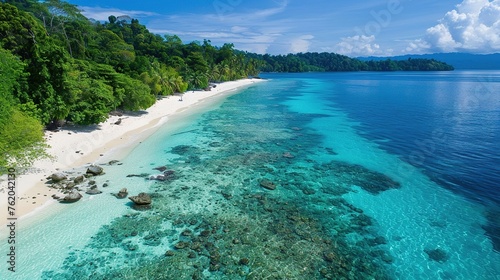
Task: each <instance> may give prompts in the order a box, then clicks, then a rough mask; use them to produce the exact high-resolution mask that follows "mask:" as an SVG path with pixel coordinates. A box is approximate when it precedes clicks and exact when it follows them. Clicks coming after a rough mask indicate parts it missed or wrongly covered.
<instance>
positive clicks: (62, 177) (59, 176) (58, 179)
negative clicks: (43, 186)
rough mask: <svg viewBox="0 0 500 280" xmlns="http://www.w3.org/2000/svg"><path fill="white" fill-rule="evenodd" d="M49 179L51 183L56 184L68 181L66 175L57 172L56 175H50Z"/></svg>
mask: <svg viewBox="0 0 500 280" xmlns="http://www.w3.org/2000/svg"><path fill="white" fill-rule="evenodd" d="M50 179H51V180H52V182H54V183H58V182H61V181H64V180H66V179H68V177H67V176H66V174H64V173H61V172H58V173H54V174H52V175H51V176H50Z"/></svg>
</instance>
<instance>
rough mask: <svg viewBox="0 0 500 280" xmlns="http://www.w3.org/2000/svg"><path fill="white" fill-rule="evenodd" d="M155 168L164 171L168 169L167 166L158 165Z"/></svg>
mask: <svg viewBox="0 0 500 280" xmlns="http://www.w3.org/2000/svg"><path fill="white" fill-rule="evenodd" d="M153 169H154V170H158V171H160V172H163V171H165V170H167V167H166V166H158V167H155V168H153Z"/></svg>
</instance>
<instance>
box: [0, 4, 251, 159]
mask: <svg viewBox="0 0 500 280" xmlns="http://www.w3.org/2000/svg"><path fill="white" fill-rule="evenodd" d="M258 68H259V62H258V61H257V60H255V59H253V58H248V57H246V56H245V55H244V54H242V53H237V52H236V51H235V50H234V47H233V45H232V44H225V45H223V46H222V47H215V46H212V45H211V44H210V41H204V42H203V43H198V42H192V43H189V44H184V43H183V42H182V41H181V39H180V38H179V37H177V36H160V35H157V34H152V33H150V32H149V31H148V30H147V29H146V27H145V26H144V25H141V24H140V23H139V21H138V20H135V19H130V18H116V17H114V16H110V17H109V21H108V22H105V23H100V22H93V21H91V20H89V19H87V18H85V17H84V16H83V15H82V14H81V13H80V11H79V10H78V8H77V7H75V6H74V5H71V4H68V3H66V2H63V1H59V0H49V1H43V2H38V1H34V0H25V1H19V0H17V1H10V0H6V1H2V2H1V3H0V77H1V80H0V113H1V114H0V165H1V166H5V164H6V163H7V162H8V161H12V160H15V161H17V162H18V163H21V162H29V161H30V160H32V159H33V158H36V157H37V156H38V155H40V153H41V152H42V151H43V139H42V136H43V133H42V129H43V126H55V125H56V124H58V123H60V122H61V121H70V122H72V123H75V124H95V123H99V122H102V121H104V120H105V119H106V118H107V117H108V113H109V112H110V111H112V110H116V109H123V110H139V109H145V108H148V107H149V106H151V105H152V104H153V103H154V102H155V100H156V98H157V97H158V96H164V95H169V94H173V93H174V92H184V91H186V90H188V89H203V88H206V87H207V86H208V85H209V82H222V81H228V80H235V79H239V78H244V77H248V76H252V75H257V73H258ZM28 147H30V148H28Z"/></svg>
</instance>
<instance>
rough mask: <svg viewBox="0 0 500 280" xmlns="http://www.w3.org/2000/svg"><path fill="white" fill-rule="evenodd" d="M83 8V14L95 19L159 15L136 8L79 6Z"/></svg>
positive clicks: (104, 19) (105, 19)
mask: <svg viewBox="0 0 500 280" xmlns="http://www.w3.org/2000/svg"><path fill="white" fill-rule="evenodd" d="M78 8H79V9H80V10H82V14H83V15H84V16H85V17H87V18H90V19H95V20H98V21H107V20H108V17H109V16H110V15H114V16H116V17H118V16H130V17H132V18H140V17H148V16H155V15H158V14H156V13H152V12H146V11H136V10H129V11H127V10H121V9H114V8H101V7H86V6H83V7H80V6H79V7H78Z"/></svg>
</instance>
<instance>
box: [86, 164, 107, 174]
mask: <svg viewBox="0 0 500 280" xmlns="http://www.w3.org/2000/svg"><path fill="white" fill-rule="evenodd" d="M103 171H104V169H102V167H100V166H97V165H91V166H89V168H87V172H86V173H87V174H91V175H93V176H97V175H101V174H102V172H103Z"/></svg>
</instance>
